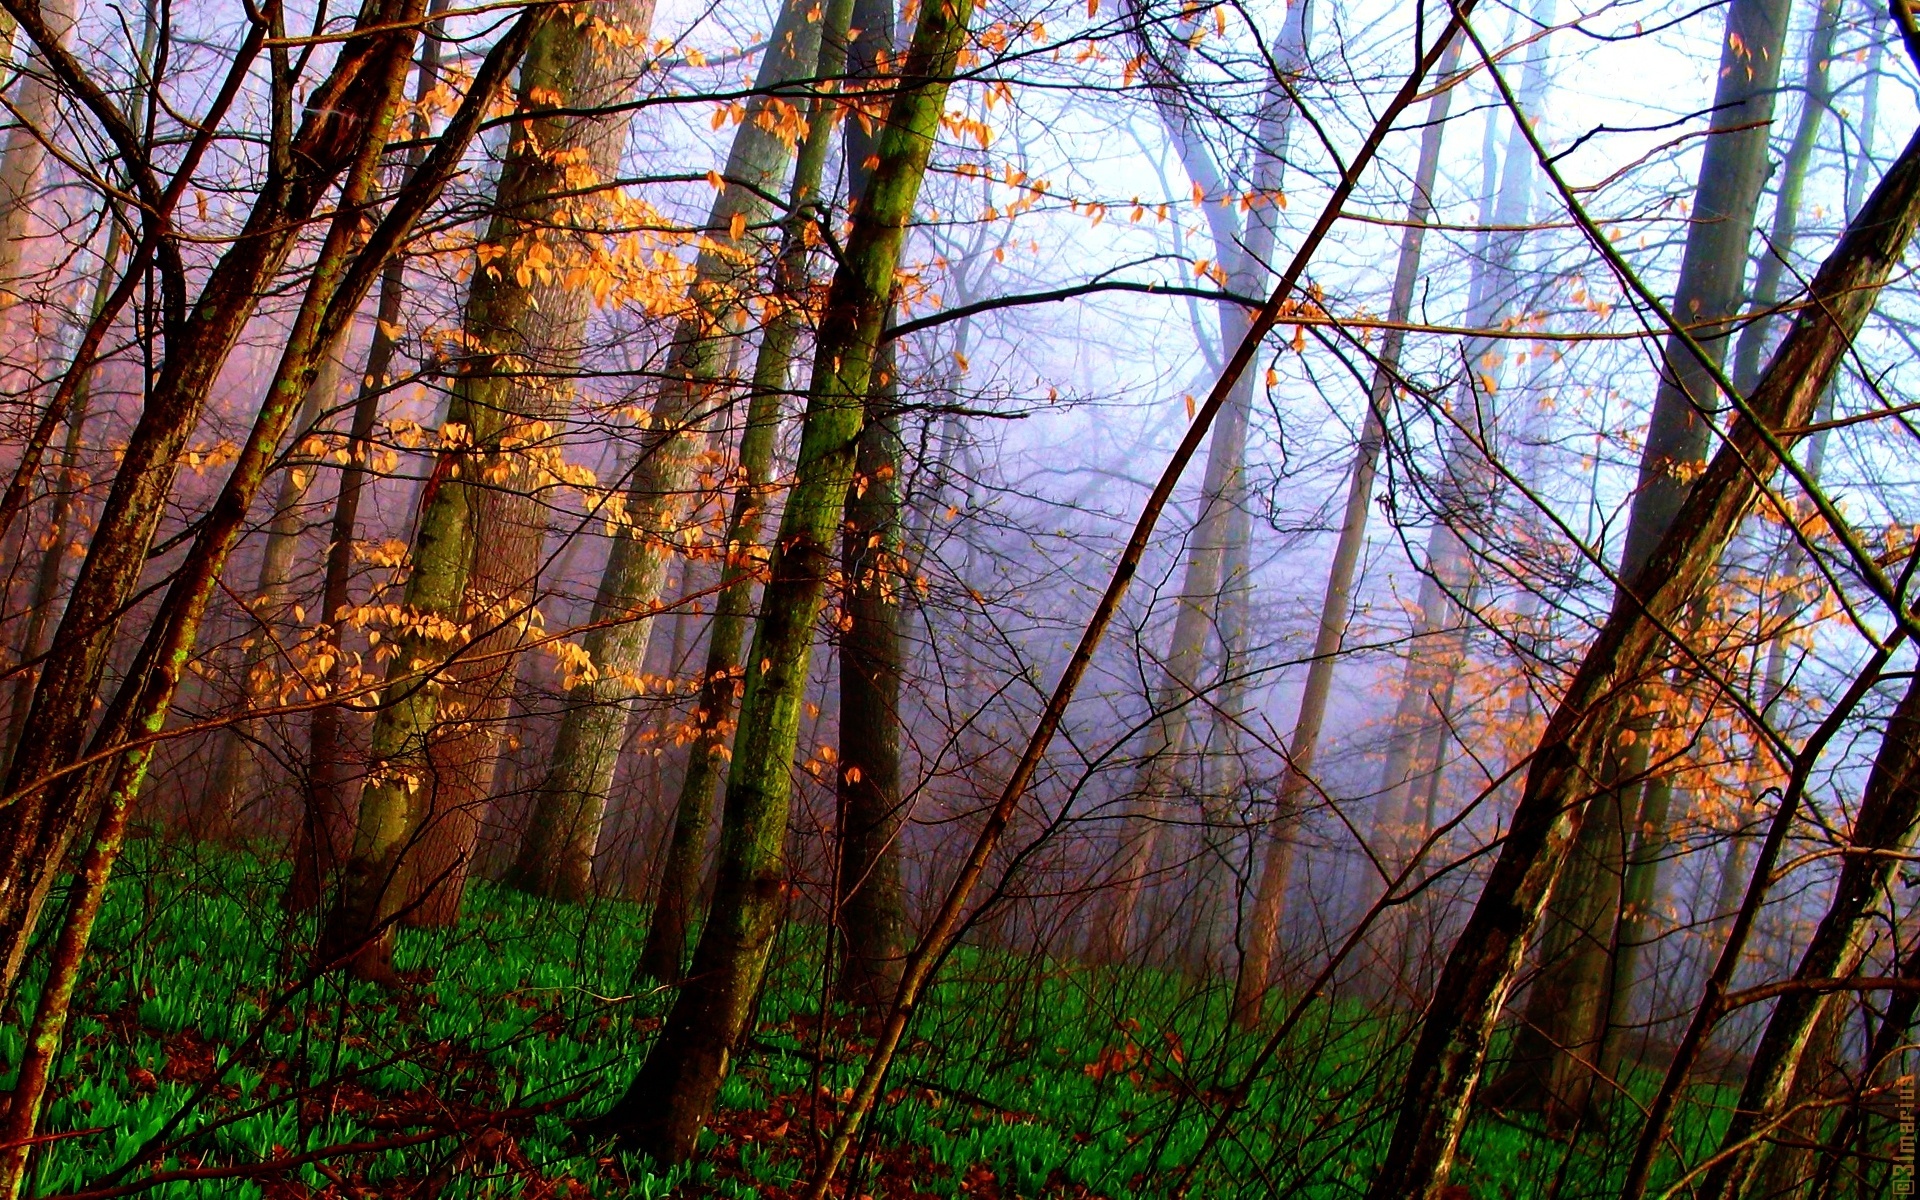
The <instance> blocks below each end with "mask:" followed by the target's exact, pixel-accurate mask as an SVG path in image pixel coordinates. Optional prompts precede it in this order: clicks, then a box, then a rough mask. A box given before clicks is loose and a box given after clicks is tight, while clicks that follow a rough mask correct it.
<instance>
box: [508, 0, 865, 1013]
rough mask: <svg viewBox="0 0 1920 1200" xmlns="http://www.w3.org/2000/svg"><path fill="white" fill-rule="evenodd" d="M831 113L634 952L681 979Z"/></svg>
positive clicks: (817, 102)
mask: <svg viewBox="0 0 1920 1200" xmlns="http://www.w3.org/2000/svg"><path fill="white" fill-rule="evenodd" d="M853 4H854V0H834V2H833V3H832V4H830V5H829V6H828V8H827V10H826V13H825V15H824V17H823V18H822V20H823V25H822V29H821V34H820V60H819V69H818V71H817V72H816V74H817V75H818V76H819V77H820V78H821V79H829V78H832V77H834V76H835V75H837V74H839V73H840V71H841V70H842V68H843V63H844V59H845V57H846V47H845V42H846V39H847V29H848V25H849V21H850V19H851V17H850V14H851V12H852V8H853ZM835 119H836V110H835V106H834V104H833V103H832V102H831V101H830V100H828V99H827V98H826V97H825V96H820V97H816V98H814V99H813V100H812V101H810V102H809V104H808V106H807V136H806V140H805V141H804V142H803V143H802V144H801V146H800V151H799V154H798V156H797V158H796V160H795V163H794V169H793V186H792V189H791V190H790V192H789V193H788V196H789V199H788V203H787V216H786V220H785V221H784V222H783V224H782V227H781V239H780V257H779V260H778V262H777V264H776V266H775V269H774V287H773V295H772V297H771V299H770V303H769V310H770V314H771V315H770V316H769V317H768V319H767V325H766V328H765V330H763V331H762V333H761V335H760V352H759V355H758V357H756V358H755V359H754V364H753V382H752V384H751V385H750V387H749V390H748V396H747V419H746V424H745V427H744V429H743V430H742V431H741V435H740V461H739V464H738V468H737V469H738V479H739V486H738V489H737V490H736V491H735V492H734V496H733V509H732V511H731V512H730V513H729V514H728V517H727V540H726V551H727V560H726V566H725V568H724V570H725V575H724V577H723V579H722V584H721V588H720V595H719V598H718V599H717V600H716V601H715V603H714V614H713V629H712V632H711V633H710V634H709V635H708V643H707V662H706V669H705V671H704V672H703V673H702V675H701V677H700V695H699V698H698V700H696V701H695V703H694V735H693V743H692V745H691V746H690V747H689V748H688V754H687V769H686V773H685V774H684V775H682V776H681V779H680V795H679V800H678V803H676V804H675V806H674V821H673V833H672V835H671V840H670V841H669V842H668V845H667V860H666V863H665V865H664V867H663V868H662V870H661V874H660V885H659V888H658V889H657V890H656V892H655V895H654V907H653V916H652V918H651V920H650V921H649V923H648V926H647V941H646V945H645V947H644V949H643V951H642V953H641V966H642V969H644V970H645V971H646V972H647V973H648V974H649V975H651V976H652V977H653V978H655V979H658V980H662V981H665V982H677V981H678V980H679V978H680V967H681V963H682V960H683V959H684V958H685V957H686V947H687V935H688V933H689V932H690V930H691V929H692V921H693V915H694V908H695V906H696V905H697V903H698V898H699V895H700V888H701V880H702V867H703V866H704V864H705V861H706V855H707V842H708V840H709V838H710V837H711V835H712V831H713V808H714V798H715V795H714V793H715V790H716V788H717V787H718V786H719V782H720V777H721V774H722V771H723V769H724V766H725V763H726V759H727V743H728V739H729V738H730V737H731V735H732V734H733V714H734V708H735V706H736V705H737V704H738V702H739V699H740V692H741V690H742V687H743V686H744V680H743V679H742V672H741V670H740V649H741V645H740V643H741V638H742V637H743V636H744V635H745V633H746V629H747V619H748V617H749V616H751V614H752V612H753V585H754V581H755V579H756V578H757V576H758V575H759V556H760V555H761V554H762V553H763V550H762V548H761V541H762V526H763V525H764V523H765V521H764V518H765V515H766V508H767V496H768V490H769V485H770V484H771V482H772V478H773V451H774V442H775V439H776V438H777V436H778V434H779V432H780V404H781V401H782V400H783V399H784V398H785V396H786V394H787V389H788V388H789V386H790V382H789V381H790V379H791V376H792V367H793V351H794V346H795V345H796V343H797V342H798V341H799V338H800V331H801V317H802V312H801V309H800V298H801V297H802V296H803V295H804V294H805V292H806V289H807V283H808V272H807V258H808V254H809V250H810V247H811V246H812V244H813V240H814V238H815V236H816V225H815V222H816V221H817V220H818V219H819V216H820V214H821V211H822V209H821V205H820V197H819V191H820V182H821V179H822V177H823V176H824V174H825V171H826V164H827V155H828V152H829V151H830V150H831V148H832V145H833V126H834V122H835ZM531 844H532V843H531V842H529V845H531Z"/></svg>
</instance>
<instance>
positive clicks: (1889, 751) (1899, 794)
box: [1697, 138, 1920, 1200]
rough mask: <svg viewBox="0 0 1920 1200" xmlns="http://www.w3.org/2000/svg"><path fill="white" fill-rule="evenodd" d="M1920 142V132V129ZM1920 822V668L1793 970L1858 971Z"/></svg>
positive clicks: (1797, 998) (1784, 1070) (1802, 973)
mask: <svg viewBox="0 0 1920 1200" xmlns="http://www.w3.org/2000/svg"><path fill="white" fill-rule="evenodd" d="M1916 141H1917V142H1920V138H1917V139H1916ZM1916 822H1920V678H1916V679H1913V680H1911V681H1909V683H1908V685H1907V692H1906V695H1904V696H1902V697H1901V699H1900V703H1899V705H1898V706H1897V707H1896V708H1895V709H1894V711H1893V716H1892V717H1891V718H1890V719H1889V720H1888V722H1887V731H1886V733H1885V734H1884V735H1883V736H1882V738H1881V742H1880V752H1879V754H1878V755H1876V756H1875V758H1874V763H1873V771H1872V773H1871V774H1870V775H1869V776H1868V777H1867V791H1866V795H1865V796H1864V797H1863V798H1862V799H1861V802H1860V813H1859V815H1858V816H1857V817H1855V818H1854V823H1853V830H1852V833H1851V835H1850V836H1849V838H1848V839H1847V848H1848V851H1849V853H1848V854H1847V857H1846V858H1845V860H1844V862H1843V864H1842V866H1841V868H1840V878H1839V880H1838V882H1837V883H1836V884H1835V885H1834V891H1833V899H1832V900H1831V901H1830V902H1829V903H1828V905H1827V911H1826V915H1825V916H1823V917H1822V918H1821V920H1820V924H1819V926H1818V927H1816V928H1815V930H1814V932H1813V938H1812V940H1811V941H1809V942H1808V943H1807V948H1806V949H1805V950H1804V951H1802V952H1801V955H1800V962H1799V965H1798V966H1797V967H1796V968H1795V970H1794V973H1793V979H1794V981H1795V982H1796V983H1804V982H1809V981H1814V980H1821V979H1839V978H1844V977H1846V976H1849V975H1852V974H1855V973H1856V971H1857V970H1858V968H1859V966H1860V963H1861V961H1862V959H1863V958H1864V957H1865V955H1866V950H1867V944H1866V934H1867V932H1868V924H1869V922H1870V921H1871V920H1872V917H1873V910H1874V908H1875V906H1876V905H1878V904H1879V902H1880V901H1881V899H1882V898H1883V897H1884V896H1885V895H1886V892H1887V885H1888V883H1889V882H1890V881H1891V880H1892V878H1893V873H1894V868H1895V867H1896V866H1898V864H1899V856H1901V855H1903V854H1905V853H1906V852H1907V851H1908V849H1909V848H1910V847H1911V845H1912V842H1913V834H1914V827H1915V824H1916ZM1834 995H1835V994H1834V993H1832V992H1826V991H1816V990H1807V991H1796V992H1789V993H1787V994H1786V995H1784V996H1782V997H1781V998H1780V1000H1779V1002H1778V1003H1777V1004H1776V1005H1775V1006H1774V1010H1773V1016H1772V1017H1771V1018H1770V1019H1769V1020H1768V1022H1767V1028H1766V1031H1765V1032H1764V1033H1763V1034H1761V1037H1760V1044H1759V1045H1758V1046H1757V1047H1756V1048H1755V1050H1754V1052H1753V1061H1752V1064H1751V1065H1750V1066H1749V1068H1748V1070H1747V1074H1746V1082H1745V1084H1744V1085H1743V1086H1742V1088H1741V1090H1740V1099H1739V1101H1738V1102H1737V1103H1736V1104H1735V1106H1734V1110H1733V1116H1732V1118H1731V1119H1730V1120H1729V1121H1728V1122H1727V1127H1726V1131H1725V1132H1724V1133H1723V1134H1722V1135H1721V1139H1720V1151H1721V1153H1722V1154H1724V1155H1726V1157H1724V1158H1722V1159H1721V1161H1720V1162H1719V1163H1718V1164H1716V1165H1715V1166H1714V1167H1712V1168H1710V1169H1709V1170H1708V1171H1707V1173H1706V1175H1705V1176H1703V1177H1702V1179H1701V1180H1700V1183H1699V1187H1698V1192H1697V1195H1698V1196H1699V1197H1700V1200H1721V1197H1723V1196H1740V1195H1742V1194H1744V1190H1745V1186H1746V1182H1747V1180H1748V1179H1749V1178H1750V1177H1751V1175H1752V1174H1753V1170H1754V1167H1755V1165H1756V1161H1755V1160H1756V1159H1758V1158H1760V1157H1762V1156H1761V1155H1757V1154H1755V1153H1753V1152H1752V1148H1751V1147H1743V1146H1742V1145H1741V1143H1743V1142H1745V1141H1746V1140H1747V1139H1748V1138H1750V1137H1752V1136H1753V1135H1754V1134H1755V1133H1756V1132H1759V1131H1760V1130H1762V1129H1763V1128H1764V1127H1765V1126H1766V1124H1767V1123H1768V1122H1769V1121H1770V1120H1771V1118H1773V1117H1774V1116H1775V1114H1777V1113H1779V1112H1780V1110H1781V1107H1782V1105H1783V1104H1784V1102H1785V1101H1786V1100H1787V1098H1788V1097H1789V1096H1790V1095H1791V1094H1792V1092H1793V1088H1794V1083H1795V1080H1796V1079H1797V1077H1798V1074H1799V1072H1800V1070H1801V1063H1802V1061H1803V1059H1804V1057H1805V1052H1806V1049H1807V1046H1808V1044H1809V1042H1810V1041H1811V1040H1812V1037H1813V1033H1814V1029H1815V1027H1816V1026H1817V1025H1818V1024H1819V1022H1820V1020H1821V1016H1822V1014H1823V1013H1825V1011H1826V1010H1827V1008H1828V1007H1829V1006H1830V1005H1831V1004H1832V1003H1833V1000H1834Z"/></svg>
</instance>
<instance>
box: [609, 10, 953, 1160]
mask: <svg viewBox="0 0 1920 1200" xmlns="http://www.w3.org/2000/svg"><path fill="white" fill-rule="evenodd" d="M971 15H972V6H971V4H970V3H969V2H968V0H933V2H931V3H928V4H925V5H923V7H922V9H921V17H920V21H919V25H918V27H917V28H916V29H915V31H914V36H913V40H912V43H911V44H910V46H909V47H908V49H907V53H906V55H905V58H904V61H903V63H902V69H901V71H900V75H899V77H900V80H901V82H900V84H899V86H898V88H897V90H896V91H895V93H894V97H893V100H892V102H891V104H890V105H889V106H888V110H887V114H886V117H885V122H884V126H883V128H882V131H881V134H880V141H879V146H878V148H877V150H876V152H875V156H874V157H875V162H874V168H873V175H872V177H871V179H870V180H869V182H868V185H867V189H866V192H865V194H864V195H863V196H862V197H861V199H860V202H859V204H858V205H857V207H856V208H855V209H854V211H853V217H852V222H853V223H852V229H851V230H850V232H849V233H848V235H847V239H846V243H845V249H844V251H843V254H842V257H841V260H840V265H839V267H838V269H837V270H836V271H835V273H834V279H833V284H832V286H831V288H830V289H829V291H828V295H827V306H826V309H825V312H824V315H823V317H822V319H821V324H820V332H819V334H818V336H817V339H816V345H815V351H814V371H813V379H812V382H811V384H810V386H809V388H808V401H807V413H806V417H805V421H804V425H803V427H802V432H801V441H800V457H799V463H798V465H797V467H796V469H795V473H794V487H793V490H792V492H791V493H790V494H789V496H788V499H787V505H786V508H785V511H784V512H783V513H782V515H781V521H780V532H779V536H778V538H777V539H776V541H775V551H774V560H773V567H772V575H771V577H770V579H769V581H768V584H767V589H766V594H765V597H764V598H763V600H762V602H761V607H760V619H759V621H758V622H757V624H756V626H755V630H754V643H753V650H752V653H751V654H750V655H749V657H748V660H747V684H746V692H745V695H744V696H743V697H742V700H741V706H740V724H739V732H738V733H737V734H736V735H735V738H734V746H733V762H732V767H731V770H730V772H729V774H728V778H727V804H726V811H725V818H724V821H723V824H722V828H721V838H720V863H719V874H718V881H717V883H716V885H715V888H714V899H713V906H712V909H711V911H710V913H709V915H708V918H707V923H706V926H705V928H704V929H703V930H702V932H701V936H700V942H699V945H698V947H697V948H696V949H695V951H694V959H693V968H692V970H691V971H690V972H689V974H688V977H687V982H686V983H685V984H684V985H683V986H682V987H681V989H680V991H679V992H678V994H677V996H676V998H675V1001H674V1005H673V1009H672V1011H671V1012H670V1013H669V1014H668V1017H667V1022H666V1026H665V1028H664V1029H663V1030H662V1031H661V1035H660V1037H659V1040H658V1041H656V1042H655V1043H654V1045H653V1048H652V1050H651V1052H650V1053H649V1054H648V1055H647V1061H646V1064H645V1065H644V1066H643V1067H642V1068H641V1070H640V1073H639V1075H638V1076H637V1077H636V1078H635V1080H634V1082H633V1085H632V1087H631V1088H629V1089H628V1091H627V1094H626V1095H625V1096H624V1097H623V1098H622V1099H621V1100H620V1102H619V1103H618V1104H616V1105H615V1106H614V1108H613V1110H612V1111H611V1112H609V1113H608V1114H607V1116H606V1117H605V1118H604V1119H603V1120H602V1121H601V1122H600V1124H601V1126H602V1127H603V1128H606V1129H608V1130H610V1131H614V1132H617V1133H619V1134H620V1135H621V1136H622V1137H623V1138H624V1139H625V1140H627V1141H629V1142H630V1143H632V1144H634V1145H637V1146H638V1147H639V1148H640V1149H643V1150H645V1151H647V1152H649V1153H651V1154H652V1155H653V1156H654V1157H655V1158H656V1159H659V1160H661V1161H663V1162H679V1161H682V1160H684V1159H686V1158H687V1157H688V1156H689V1155H690V1154H692V1152H693V1149H694V1142H695V1139H696V1138H697V1137H698V1135H699V1132H700V1128H701V1126H702V1125H703V1124H704V1123H705V1121H706V1118H707V1114H708V1113H709V1112H710V1111H711V1109H712V1107H713V1101H714V1097H715V1095H716V1094H717V1093H718V1092H719V1089H720V1083H721V1080H722V1079H723V1077H724V1076H725V1074H726V1069H727V1062H728V1058H729V1056H730V1055H731V1053H732V1051H733V1048H734V1046H735V1045H736V1043H738V1041H739V1040H740V1038H741V1036H742V1034H743V1033H744V1032H745V1029H746V1024H747V1018H748V1013H749V1010H750V1008H751V1005H752V1001H753V996H754V993H755V991H756V990H757V989H758V986H759V982H760V978H761V975H762V973H763V972H764V970H765V968H766V962H767V955H768V952H769V951H770V950H771V949H772V941H773V935H774V933H775V931H776V928H777V926H778V923H779V919H780V912H781V908H782V896H783V894H784V892H785V890H786V886H787V884H786V836H787V816H788V805H789V798H790V797H789V789H790V786H791V779H790V772H791V771H792V769H793V754H794V748H795V744H796V742H797V740H798V735H799V723H800V712H801V708H802V706H803V704H804V702H805V699H806V685H807V674H808V670H807V668H808V663H809V661H810V659H811V655H812V644H813V625H814V620H815V618H816V617H817V616H818V615H819V611H820V605H821V600H822V598H823V595H824V593H825V589H826V586H827V581H828V578H829V577H830V576H831V574H832V573H833V570H834V568H835V566H836V559H837V555H836V554H835V552H834V546H835V543H836V540H837V535H838V533H839V526H840V521H841V518H842V515H843V513H844V508H845V503H846V494H847V488H848V486H849V485H850V484H851V483H852V481H853V474H854V466H855V447H856V444H857V442H858V440H859V435H860V429H861V425H862V423H863V402H864V400H865V397H866V395H867V390H868V387H869V385H870V383H871V373H872V369H873V363H874V357H875V352H876V350H877V347H878V345H879V342H880V337H881V332H882V329H883V326H884V324H885V322H886V315H887V311H888V309H889V307H890V305H891V303H892V296H893V288H894V273H895V271H896V270H897V269H898V267H899V263H900V254H901V249H902V247H903V246H904V244H905V242H906V234H907V225H908V223H909V222H910V221H911V220H912V217H913V211H914V204H915V201H916V199H917V198H918V196H919V192H920V183H921V179H922V178H923V176H924V175H925V173H926V167H927V159H928V155H929V153H930V152H931V150H932V148H933V137H934V134H935V132H936V130H937V129H938V127H939V122H940V117H941V114H942V113H943V112H944V110H945V107H946V96H947V88H948V84H949V82H950V81H951V79H952V78H953V73H954V69H955V64H956V62H957V60H958V57H959V54H960V50H961V48H962V46H963V44H964V43H965V40H966V36H967V27H968V21H969V19H970V17H971Z"/></svg>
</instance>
